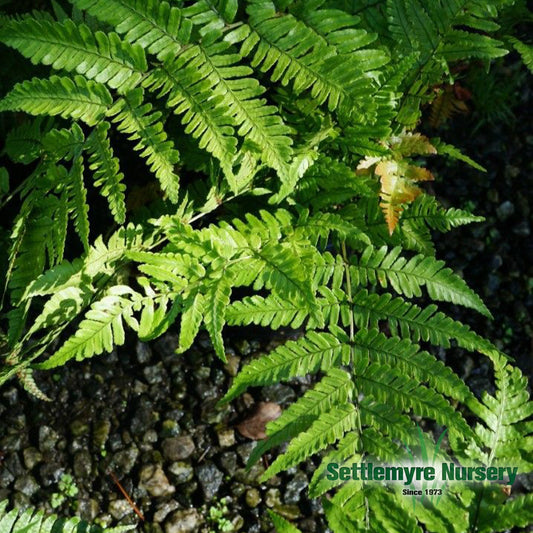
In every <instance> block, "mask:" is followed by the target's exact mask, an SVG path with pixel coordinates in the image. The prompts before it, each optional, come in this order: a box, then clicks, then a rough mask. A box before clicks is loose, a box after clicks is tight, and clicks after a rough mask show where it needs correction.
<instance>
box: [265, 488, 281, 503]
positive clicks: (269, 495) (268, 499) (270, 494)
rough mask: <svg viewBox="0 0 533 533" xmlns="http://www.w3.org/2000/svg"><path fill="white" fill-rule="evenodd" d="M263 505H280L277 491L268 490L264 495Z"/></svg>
mask: <svg viewBox="0 0 533 533" xmlns="http://www.w3.org/2000/svg"><path fill="white" fill-rule="evenodd" d="M265 503H266V505H267V507H275V506H277V505H281V500H280V492H279V489H268V490H267V492H266V495H265Z"/></svg>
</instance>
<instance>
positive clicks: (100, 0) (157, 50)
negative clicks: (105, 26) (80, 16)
mask: <svg viewBox="0 0 533 533" xmlns="http://www.w3.org/2000/svg"><path fill="white" fill-rule="evenodd" d="M74 4H75V5H76V6H77V7H78V8H79V9H82V10H85V11H87V12H88V13H90V14H91V15H93V16H95V17H97V18H98V19H100V20H103V21H104V22H107V23H109V24H111V25H112V26H114V27H115V29H116V31H117V32H118V33H120V34H123V35H124V40H125V41H127V42H128V43H130V44H132V45H135V44H137V45H140V46H142V47H143V49H145V50H147V51H148V52H149V53H151V54H154V55H155V56H156V57H157V59H159V60H160V61H164V60H165V59H167V58H169V57H172V56H175V55H177V54H178V52H179V51H180V49H181V47H182V46H183V45H185V44H187V43H188V42H189V38H190V34H191V29H192V23H191V22H190V20H188V19H187V18H184V17H183V16H182V11H181V10H180V9H178V8H177V7H174V6H171V5H169V4H168V3H167V2H158V1H156V0H149V1H145V0H133V1H130V2H128V1H126V0H109V1H107V0H74Z"/></svg>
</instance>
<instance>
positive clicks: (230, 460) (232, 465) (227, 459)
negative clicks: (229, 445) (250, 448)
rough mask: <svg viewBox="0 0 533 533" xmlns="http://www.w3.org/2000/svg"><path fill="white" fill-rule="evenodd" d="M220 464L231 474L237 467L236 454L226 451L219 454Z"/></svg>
mask: <svg viewBox="0 0 533 533" xmlns="http://www.w3.org/2000/svg"><path fill="white" fill-rule="evenodd" d="M220 466H221V467H222V468H223V469H224V472H226V473H227V474H230V475H233V473H234V472H235V470H236V469H237V454H236V453H235V452H226V453H223V454H222V455H221V456H220Z"/></svg>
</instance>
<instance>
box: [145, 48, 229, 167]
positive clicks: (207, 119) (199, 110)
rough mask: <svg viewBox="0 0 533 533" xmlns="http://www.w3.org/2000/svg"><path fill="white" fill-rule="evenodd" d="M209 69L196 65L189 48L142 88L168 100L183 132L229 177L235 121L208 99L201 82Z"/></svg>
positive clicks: (224, 107) (217, 102)
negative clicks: (216, 160) (210, 156)
mask: <svg viewBox="0 0 533 533" xmlns="http://www.w3.org/2000/svg"><path fill="white" fill-rule="evenodd" d="M209 70H210V67H209V65H207V64H205V63H204V64H198V59H197V51H196V50H195V48H194V47H192V48H188V49H187V50H186V51H185V52H184V53H182V54H180V55H179V56H178V57H177V58H176V59H174V60H167V61H166V62H165V64H164V65H163V66H162V67H159V68H156V69H153V70H152V71H151V72H150V74H149V76H148V77H147V79H146V81H145V83H144V86H145V87H148V88H149V89H150V90H151V91H157V93H158V96H159V97H160V98H162V97H165V96H166V97H167V106H168V107H170V108H171V109H172V111H173V112H174V113H175V114H177V115H182V114H183V117H182V119H181V122H182V124H183V125H184V126H185V133H188V134H189V135H191V136H192V137H193V138H194V139H197V140H198V144H199V146H200V148H203V149H205V150H207V151H208V152H209V153H211V154H213V155H214V156H215V157H216V158H217V159H218V160H219V161H220V164H221V167H222V169H223V170H224V172H225V174H226V175H231V174H232V164H233V159H234V157H235V155H236V151H237V139H235V137H234V129H233V123H234V119H233V118H232V117H231V114H230V112H229V108H228V105H227V104H226V102H225V100H224V99H223V98H220V97H218V98H215V99H214V100H213V101H211V100H210V99H211V98H212V96H213V95H212V92H211V90H210V89H211V88H210V84H209V83H206V82H205V81H204V80H205V78H206V76H207V75H208V71H209Z"/></svg>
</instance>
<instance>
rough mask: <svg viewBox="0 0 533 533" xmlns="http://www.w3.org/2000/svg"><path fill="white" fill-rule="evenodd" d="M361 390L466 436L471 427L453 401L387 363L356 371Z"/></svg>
mask: <svg viewBox="0 0 533 533" xmlns="http://www.w3.org/2000/svg"><path fill="white" fill-rule="evenodd" d="M357 380H358V382H359V386H360V390H361V392H363V393H364V394H365V395H368V396H372V397H373V398H375V399H376V400H377V401H379V402H382V403H385V404H388V405H395V406H397V407H399V408H400V409H401V410H402V411H404V412H409V410H410V409H412V410H413V412H414V413H416V414H418V415H419V416H425V417H429V418H432V419H434V420H436V421H437V422H438V423H439V424H441V425H443V426H448V427H449V428H453V429H454V430H455V431H457V432H458V434H460V435H463V436H467V435H471V434H472V430H471V429H470V427H469V426H468V424H467V423H466V422H465V420H464V418H463V417H462V416H461V414H460V413H459V412H457V411H456V410H455V409H454V408H453V407H452V406H451V405H450V403H449V402H448V401H447V400H446V399H445V398H444V397H443V396H442V395H441V394H438V393H437V392H435V391H434V390H433V389H432V388H427V387H425V386H423V385H420V383H419V382H418V381H417V380H414V379H411V378H409V377H407V376H405V375H403V374H401V373H400V372H397V371H396V370H395V369H392V368H391V367H389V366H388V365H384V364H378V363H372V364H371V365H370V366H368V367H367V368H366V369H365V370H364V371H363V372H362V373H360V374H358V375H357Z"/></svg>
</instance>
